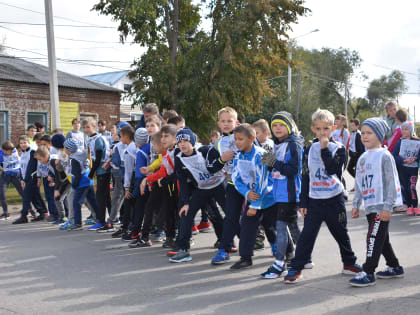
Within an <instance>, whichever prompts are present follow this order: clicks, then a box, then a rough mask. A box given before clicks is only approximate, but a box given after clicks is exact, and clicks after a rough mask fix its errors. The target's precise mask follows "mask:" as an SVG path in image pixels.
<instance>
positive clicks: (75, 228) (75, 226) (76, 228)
mask: <svg viewBox="0 0 420 315" xmlns="http://www.w3.org/2000/svg"><path fill="white" fill-rule="evenodd" d="M81 230H83V228H82V225H81V224H72V225H71V226H70V227H69V228H68V229H67V231H81Z"/></svg>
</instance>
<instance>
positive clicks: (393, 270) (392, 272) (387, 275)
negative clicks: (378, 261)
mask: <svg viewBox="0 0 420 315" xmlns="http://www.w3.org/2000/svg"><path fill="white" fill-rule="evenodd" d="M376 276H377V277H378V278H379V279H391V278H402V277H404V268H403V267H401V266H399V267H388V268H386V269H385V270H383V271H379V272H377V273H376Z"/></svg>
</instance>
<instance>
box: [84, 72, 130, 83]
mask: <svg viewBox="0 0 420 315" xmlns="http://www.w3.org/2000/svg"><path fill="white" fill-rule="evenodd" d="M129 72H130V70H124V71H114V72H106V73H98V74H93V75H86V76H84V78H86V79H89V80H93V81H96V82H100V83H103V84H106V85H114V84H115V83H117V82H118V81H119V80H121V79H122V78H123V77H125V76H126V75H127V74H128V73H129Z"/></svg>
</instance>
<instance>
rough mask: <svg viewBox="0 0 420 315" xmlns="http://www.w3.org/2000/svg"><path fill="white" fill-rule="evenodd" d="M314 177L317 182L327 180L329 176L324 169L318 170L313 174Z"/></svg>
mask: <svg viewBox="0 0 420 315" xmlns="http://www.w3.org/2000/svg"><path fill="white" fill-rule="evenodd" d="M315 177H316V178H318V180H319V181H321V180H327V179H329V178H330V176H329V175H328V174H327V171H326V170H325V168H322V169H321V168H318V169H317V170H316V173H315Z"/></svg>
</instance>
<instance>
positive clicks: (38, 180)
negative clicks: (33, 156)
mask: <svg viewBox="0 0 420 315" xmlns="http://www.w3.org/2000/svg"><path fill="white" fill-rule="evenodd" d="M36 185H37V186H38V187H41V179H40V178H38V179H37V181H36Z"/></svg>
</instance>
